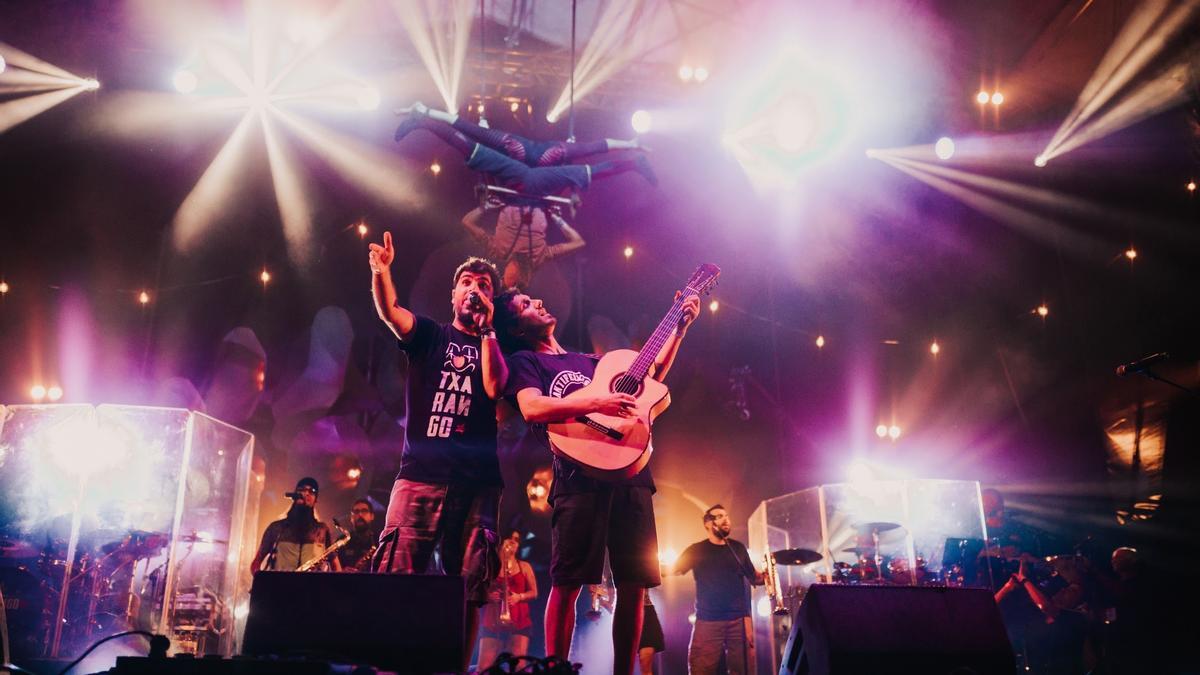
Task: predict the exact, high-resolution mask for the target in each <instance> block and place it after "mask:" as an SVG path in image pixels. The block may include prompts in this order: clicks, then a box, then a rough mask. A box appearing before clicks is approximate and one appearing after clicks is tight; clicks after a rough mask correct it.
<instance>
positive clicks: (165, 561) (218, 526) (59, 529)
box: [0, 405, 257, 658]
mask: <svg viewBox="0 0 1200 675" xmlns="http://www.w3.org/2000/svg"><path fill="white" fill-rule="evenodd" d="M252 454H253V436H252V435H250V434H249V433H247V432H245V431H242V430H240V429H236V428H234V427H230V426H228V425H225V424H222V423H220V422H218V421H216V420H213V419H212V418H209V417H207V416H204V415H201V414H199V413H193V412H190V411H188V410H182V409H172V408H153V407H141V406H115V405H101V406H96V407H92V406H89V405H39V406H10V407H0V543H2V545H3V548H2V549H0V586H3V589H4V593H5V598H6V600H5V602H6V605H11V606H14V607H17V608H18V611H17V614H18V616H17V617H16V619H17V620H16V622H15V626H16V629H17V630H16V631H13V630H11V629H12V628H13V627H14V622H13V621H12V620H11V617H10V622H9V625H10V634H11V633H16V634H17V635H15V636H14V637H15V638H16V641H15V643H14V645H13V647H14V648H13V651H14V654H15V655H19V656H23V657H25V658H33V657H58V658H71V657H74V656H77V655H78V654H79V653H81V652H82V651H83V650H84V649H86V648H87V646H88V645H90V644H92V643H93V642H95V641H96V640H98V639H100V638H102V637H104V636H107V635H110V634H113V633H116V632H120V631H123V630H130V629H142V630H148V631H152V632H155V633H163V634H166V635H168V637H170V638H171V639H172V642H173V649H174V650H175V651H189V652H192V653H212V654H222V655H226V656H228V655H232V654H233V653H234V649H235V647H236V640H235V635H237V632H236V630H234V629H235V621H234V617H233V611H234V608H235V607H236V606H237V605H238V603H239V602H240V603H244V602H245V600H246V598H247V597H248V579H242V578H240V577H239V572H240V570H241V569H242V568H243V567H245V565H243V564H242V563H241V560H240V559H239V557H240V555H241V551H242V550H243V549H242V547H241V546H239V545H236V544H235V545H234V546H230V545H229V544H228V543H227V542H230V541H232V542H240V541H241V540H242V538H243V533H244V530H245V528H246V524H247V523H248V522H250V521H249V520H248V519H249V518H254V517H257V514H256V513H250V511H252V510H253V509H252V508H250V507H249V504H251V503H256V502H251V501H250V499H249V496H250V483H251V481H250V471H249V468H250V465H251V460H252ZM219 542H226V543H219ZM188 592H191V597H189V596H188ZM192 597H199V598H200V600H196V601H192ZM189 603H191V604H189ZM189 612H190V613H189ZM203 612H207V615H206V616H201V613H203ZM200 638H203V639H200Z"/></svg>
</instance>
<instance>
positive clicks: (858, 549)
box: [842, 546, 875, 555]
mask: <svg viewBox="0 0 1200 675" xmlns="http://www.w3.org/2000/svg"><path fill="white" fill-rule="evenodd" d="M874 552H875V548H874V547H873V546H851V547H850V548H844V549H842V553H853V554H854V555H866V554H868V553H874Z"/></svg>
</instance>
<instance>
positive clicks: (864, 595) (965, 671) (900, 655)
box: [779, 584, 1016, 675]
mask: <svg viewBox="0 0 1200 675" xmlns="http://www.w3.org/2000/svg"><path fill="white" fill-rule="evenodd" d="M1015 671H1016V662H1015V659H1014V658H1013V652H1012V646H1011V645H1010V644H1009V642H1008V634H1007V633H1006V632H1005V630H1004V623H1003V621H1002V620H1001V618H1000V611H999V610H998V609H997V608H996V603H995V601H994V600H993V599H992V594H991V592H990V591H988V590H986V589H975V588H924V587H908V586H842V585H837V584H815V585H813V586H811V587H810V588H809V589H808V592H807V593H806V594H805V596H804V601H803V602H801V603H800V606H799V607H798V608H797V609H796V614H795V616H794V617H793V621H792V632H791V635H790V636H789V637H788V641H787V646H786V647H785V648H784V651H783V660H782V663H781V664H780V667H779V675H826V674H828V675H848V674H851V673H853V674H858V673H918V672H919V673H925V674H926V675H991V674H993V673H994V674H995V675H1012V673H1013V672H1015Z"/></svg>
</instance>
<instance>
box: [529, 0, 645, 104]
mask: <svg viewBox="0 0 1200 675" xmlns="http://www.w3.org/2000/svg"><path fill="white" fill-rule="evenodd" d="M648 14H650V13H649V12H648V11H647V3H646V2H645V1H644V0H640V1H638V2H610V3H607V4H606V5H605V7H604V13H603V14H602V15H601V16H600V18H599V19H597V21H596V30H595V32H594V33H592V37H591V38H590V39H589V40H588V43H587V45H585V46H584V48H583V54H582V55H581V56H580V57H579V60H578V62H577V63H576V65H575V100H576V101H579V100H580V99H582V98H583V97H584V96H586V95H587V94H588V93H590V92H592V91H593V90H595V89H596V88H597V87H599V86H600V85H601V84H602V83H603V82H604V81H606V80H608V79H609V78H610V77H612V76H613V75H615V74H616V73H618V72H620V70H621V69H622V68H624V67H625V66H626V65H628V64H629V63H630V62H631V61H633V60H634V59H636V58H638V57H639V56H641V55H643V54H646V53H648V52H649V51H650V50H651V49H653V47H651V46H647V45H646V30H645V28H647V27H652V26H654V25H656V23H657V22H656V21H655V19H656V18H657V16H656V15H648ZM570 104H571V87H570V84H569V83H568V84H567V86H566V87H564V88H563V90H562V92H561V93H559V95H558V100H557V101H556V102H555V103H554V106H553V107H552V108H551V109H550V112H549V113H548V114H547V115H546V117H547V118H548V119H552V120H553V119H558V117H559V116H560V115H562V114H563V112H565V111H566V110H567V108H568V107H569V106H570Z"/></svg>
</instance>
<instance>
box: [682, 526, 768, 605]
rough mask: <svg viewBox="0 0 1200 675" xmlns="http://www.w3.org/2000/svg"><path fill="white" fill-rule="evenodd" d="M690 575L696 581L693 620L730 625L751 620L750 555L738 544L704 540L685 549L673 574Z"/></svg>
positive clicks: (728, 541)
mask: <svg viewBox="0 0 1200 675" xmlns="http://www.w3.org/2000/svg"><path fill="white" fill-rule="evenodd" d="M689 570H690V571H691V572H692V576H694V577H695V578H696V618H697V619H699V620H701V621H729V620H731V619H737V618H740V617H743V616H750V585H751V584H752V583H753V581H754V578H755V571H754V565H753V564H752V563H751V562H750V552H749V551H747V550H746V547H745V546H744V545H742V543H741V542H740V541H735V540H733V539H726V540H725V545H724V546H722V545H720V544H714V543H712V542H711V541H709V540H707V539H705V540H704V541H698V542H696V543H695V544H692V545H691V546H689V547H687V548H686V549H684V551H683V554H682V555H680V556H679V559H678V560H676V561H675V573H676V574H685V573H687V572H688V571H689Z"/></svg>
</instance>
